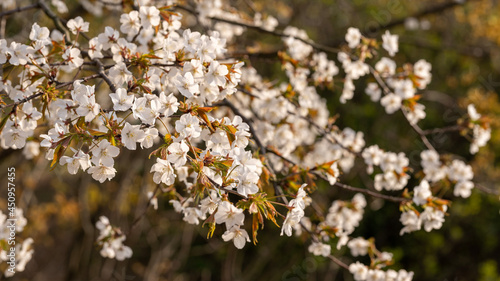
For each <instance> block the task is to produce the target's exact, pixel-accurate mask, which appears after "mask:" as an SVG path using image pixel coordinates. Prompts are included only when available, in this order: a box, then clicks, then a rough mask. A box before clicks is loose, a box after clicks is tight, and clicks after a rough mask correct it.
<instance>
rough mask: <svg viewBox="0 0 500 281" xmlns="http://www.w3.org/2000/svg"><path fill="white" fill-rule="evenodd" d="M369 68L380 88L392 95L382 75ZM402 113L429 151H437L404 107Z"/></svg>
mask: <svg viewBox="0 0 500 281" xmlns="http://www.w3.org/2000/svg"><path fill="white" fill-rule="evenodd" d="M369 68H370V73H371V74H372V75H373V77H374V78H375V80H376V81H377V83H378V84H379V86H380V87H382V89H383V90H384V92H385V94H386V95H388V94H390V93H391V90H390V89H389V87H388V86H387V85H386V84H385V82H384V80H383V79H382V78H381V77H380V75H379V74H378V72H377V71H376V70H375V69H374V68H373V67H372V66H369ZM400 111H401V112H402V113H403V116H404V117H405V119H406V121H407V122H408V124H409V125H410V126H411V127H412V129H413V131H415V132H416V133H417V134H418V135H419V136H420V139H421V140H422V142H423V143H424V145H425V146H426V147H427V149H429V150H434V151H436V149H435V148H434V146H432V144H431V142H430V141H429V139H428V138H427V137H426V135H425V134H424V132H423V131H422V129H421V128H420V127H419V126H418V125H417V124H412V123H411V122H410V119H409V118H408V114H407V113H406V112H405V111H404V110H403V107H401V109H400Z"/></svg>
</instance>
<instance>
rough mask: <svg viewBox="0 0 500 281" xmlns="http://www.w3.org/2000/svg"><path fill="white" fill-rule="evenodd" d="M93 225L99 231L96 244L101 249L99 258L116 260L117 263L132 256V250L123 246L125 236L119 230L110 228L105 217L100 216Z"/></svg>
mask: <svg viewBox="0 0 500 281" xmlns="http://www.w3.org/2000/svg"><path fill="white" fill-rule="evenodd" d="M95 225H96V228H97V229H98V230H99V236H98V237H97V244H98V245H99V247H101V251H100V254H101V256H103V257H105V258H110V259H113V258H116V259H117V260H119V261H122V260H124V259H127V258H130V257H131V256H132V249H131V248H130V247H129V246H125V245H123V242H124V241H125V239H126V236H125V234H123V233H122V231H121V230H120V229H119V228H117V227H114V226H112V225H111V224H110V222H109V219H108V218H107V217H105V216H101V217H100V218H99V220H98V221H97V222H96V224H95Z"/></svg>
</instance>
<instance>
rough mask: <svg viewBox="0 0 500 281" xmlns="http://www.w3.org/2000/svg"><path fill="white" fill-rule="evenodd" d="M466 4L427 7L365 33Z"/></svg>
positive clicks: (461, 2) (455, 0) (450, 2)
mask: <svg viewBox="0 0 500 281" xmlns="http://www.w3.org/2000/svg"><path fill="white" fill-rule="evenodd" d="M466 2H467V1H458V0H453V1H449V2H445V3H440V4H437V5H435V6H431V7H426V8H424V9H422V10H420V11H418V12H416V13H415V14H413V15H409V16H406V17H403V18H399V19H395V20H393V21H391V22H389V23H386V24H381V25H379V26H378V27H376V28H375V29H374V30H365V32H367V33H370V32H374V31H375V32H376V31H379V30H382V29H389V28H392V27H395V26H398V25H401V24H404V23H405V22H406V20H407V19H408V18H417V19H419V18H423V17H425V16H428V15H432V14H439V13H441V12H444V11H446V10H449V9H452V8H455V7H457V6H462V5H463V4H465V3H466Z"/></svg>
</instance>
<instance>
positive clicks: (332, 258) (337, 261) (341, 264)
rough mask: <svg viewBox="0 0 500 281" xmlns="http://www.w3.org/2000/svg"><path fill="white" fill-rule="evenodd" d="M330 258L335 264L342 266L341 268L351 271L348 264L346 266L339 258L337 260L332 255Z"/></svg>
mask: <svg viewBox="0 0 500 281" xmlns="http://www.w3.org/2000/svg"><path fill="white" fill-rule="evenodd" d="M328 258H329V259H331V260H332V261H333V262H334V263H336V264H338V265H340V267H343V268H344V269H346V270H349V266H348V265H347V264H345V263H344V262H343V261H341V260H339V259H338V258H336V257H334V256H332V255H329V256H328Z"/></svg>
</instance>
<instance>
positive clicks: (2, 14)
mask: <svg viewBox="0 0 500 281" xmlns="http://www.w3.org/2000/svg"><path fill="white" fill-rule="evenodd" d="M35 8H38V3H35V4H31V5H27V6H24V7H17V8H15V9H12V10H8V11H4V12H1V13H0V18H1V17H4V16H8V15H12V14H15V13H19V12H22V11H27V10H31V9H35Z"/></svg>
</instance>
